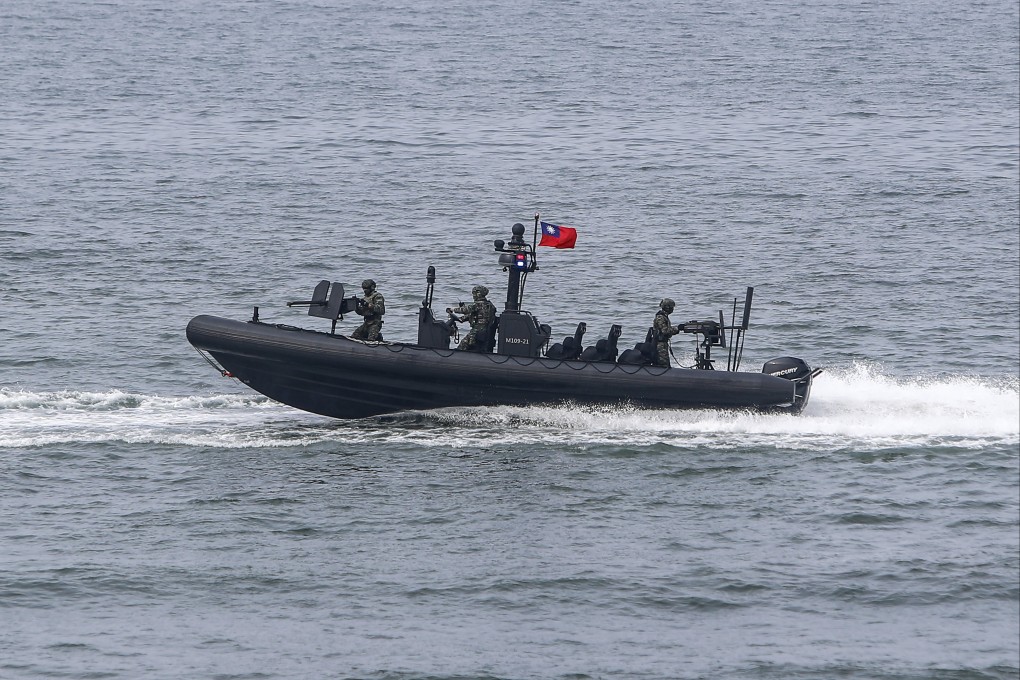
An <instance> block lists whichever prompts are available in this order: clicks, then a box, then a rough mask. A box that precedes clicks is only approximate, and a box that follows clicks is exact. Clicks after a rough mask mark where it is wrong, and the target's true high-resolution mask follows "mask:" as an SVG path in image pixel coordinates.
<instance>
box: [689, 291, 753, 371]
mask: <svg viewBox="0 0 1020 680" xmlns="http://www.w3.org/2000/svg"><path fill="white" fill-rule="evenodd" d="M753 297H754V288H752V287H750V286H748V288H747V293H746V295H745V296H744V307H743V314H742V318H741V321H740V324H739V325H738V324H737V323H736V319H737V298H733V315H732V317H731V319H730V325H729V326H727V325H726V323H725V322H724V321H723V313H722V310H719V320H718V321H688V322H687V323H685V324H681V325H680V327H679V328H680V330H681V331H682V332H684V333H691V334H694V335H700V336H702V338H703V339H702V341H701V342H699V343H698V345H697V346H696V348H695V365H694V367H695V368H698V369H701V370H708V371H711V370H714V369H715V360H714V359H713V358H712V348H713V347H719V348H722V349H727V350H729V351H728V353H727V357H726V370H727V371H736V370H739V368H740V359H741V357H742V355H743V353H744V334H745V333H746V332H747V328H748V325H749V324H750V321H751V300H752V298H753ZM726 331H729V340H728V341H727V338H726Z"/></svg>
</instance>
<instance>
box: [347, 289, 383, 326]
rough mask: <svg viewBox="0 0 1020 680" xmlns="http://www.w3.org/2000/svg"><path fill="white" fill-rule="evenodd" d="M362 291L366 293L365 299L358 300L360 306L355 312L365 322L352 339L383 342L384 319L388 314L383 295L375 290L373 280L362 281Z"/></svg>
mask: <svg viewBox="0 0 1020 680" xmlns="http://www.w3.org/2000/svg"><path fill="white" fill-rule="evenodd" d="M361 289H362V290H363V291H365V297H363V298H361V299H360V300H358V306H357V308H356V309H355V310H354V311H355V312H356V313H358V314H360V315H361V316H363V317H365V321H364V322H363V323H362V324H361V325H360V326H358V328H357V330H355V331H354V333H352V334H351V337H352V338H354V339H355V340H371V341H374V340H382V325H383V320H382V318H383V314H385V313H386V304H385V301H384V300H383V296H382V293H380V292H379V291H378V290H376V289H375V281H373V280H372V279H365V280H364V281H362V282H361Z"/></svg>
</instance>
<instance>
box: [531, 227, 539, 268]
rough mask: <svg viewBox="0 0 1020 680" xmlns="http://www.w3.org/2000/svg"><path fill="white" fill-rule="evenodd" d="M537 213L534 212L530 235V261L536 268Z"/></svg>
mask: <svg viewBox="0 0 1020 680" xmlns="http://www.w3.org/2000/svg"><path fill="white" fill-rule="evenodd" d="M537 247H538V213H535V231H534V233H533V234H532V236H531V262H532V263H533V264H534V267H535V269H538V250H537Z"/></svg>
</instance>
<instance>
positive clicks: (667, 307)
mask: <svg viewBox="0 0 1020 680" xmlns="http://www.w3.org/2000/svg"><path fill="white" fill-rule="evenodd" d="M675 307H676V303H675V302H673V300H672V299H670V298H663V299H662V302H660V303H659V308H660V309H661V310H662V311H664V312H666V313H667V314H670V313H672V312H673V309H674V308H675Z"/></svg>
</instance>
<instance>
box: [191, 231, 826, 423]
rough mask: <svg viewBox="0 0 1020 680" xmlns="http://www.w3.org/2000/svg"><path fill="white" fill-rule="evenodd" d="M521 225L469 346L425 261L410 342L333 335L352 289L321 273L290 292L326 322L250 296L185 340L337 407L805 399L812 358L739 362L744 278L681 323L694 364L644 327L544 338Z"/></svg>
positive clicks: (233, 366)
mask: <svg viewBox="0 0 1020 680" xmlns="http://www.w3.org/2000/svg"><path fill="white" fill-rule="evenodd" d="M536 228H537V220H536ZM524 231H525V228H524V226H523V225H521V224H515V225H514V226H513V230H512V233H513V235H512V238H511V239H510V241H509V242H504V241H501V240H497V241H495V242H494V245H495V250H496V252H498V253H499V264H500V266H502V267H503V268H504V270H505V271H507V272H508V274H509V276H508V285H507V299H506V304H505V307H504V309H503V311H502V313H501V314H499V315H498V317H497V319H496V321H495V323H494V324H492V328H491V329H488V333H487V335H486V334H483V337H481V338H480V342H479V343H477V344H478V349H477V350H473V351H468V350H459V349H452V348H451V337H452V335H453V334H454V333H455V331H456V327H455V325H454V324H455V320H453V319H451V320H447V321H439V320H437V319H436V317H435V315H434V313H433V311H432V291H433V286H434V284H435V269H434V268H433V267H429V268H428V273H427V286H426V295H425V299H424V300H423V302H422V305H421V308H420V309H419V310H418V342H417V343H414V344H411V343H402V342H386V341H377V342H365V341H362V340H356V339H353V338H350V337H347V336H345V335H342V334H338V333H337V332H336V323H337V321H338V320H340V319H343V315H344V314H345V313H348V314H349V313H350V312H352V311H354V309H355V307H356V305H357V304H358V299H357V297H355V296H351V297H345V296H344V287H343V286H342V285H341V284H339V283H331V282H330V281H321V282H320V283H319V285H318V286H316V288H315V292H314V293H313V295H312V299H311V300H308V301H300V302H291V303H288V305H290V306H298V305H303V306H307V307H308V313H309V315H310V316H315V317H320V318H325V319H329V320H331V321H332V328H331V330H330V331H329V332H321V331H314V330H306V329H302V328H296V327H294V326H290V325H285V324H272V323H266V322H264V321H262V320H260V318H259V310H258V308H257V307H256V308H255V310H254V313H253V315H252V319H251V320H250V321H235V320H230V319H223V318H219V317H214V316H205V315H203V316H197V317H195V318H194V319H192V320H191V322H190V323H189V324H188V328H187V336H188V340H189V342H191V344H192V345H194V346H195V348H196V349H198V350H199V352H200V353H202V354H203V356H205V357H206V359H207V360H208V361H209V362H210V363H211V364H212V365H213V366H214V367H215V368H216V369H217V370H219V371H220V372H221V373H222V374H223V375H227V376H231V377H235V378H237V379H238V380H240V381H241V382H243V383H244V384H246V385H248V386H249V387H251V388H252V389H254V390H256V391H258V392H260V393H262V394H264V395H266V396H267V397H270V398H271V399H274V400H276V401H279V402H281V403H284V404H287V405H289V406H293V407H295V408H298V409H301V410H304V411H309V412H312V413H318V414H321V415H324V416H331V417H334V418H365V417H369V416H374V415H380V414H384V413H393V412H397V411H409V410H428V409H436V408H443V407H450V406H496V405H515V406H518V405H532V404H560V403H577V404H608V405H633V406H638V407H646V408H659V409H679V408H684V409H686V408H715V409H753V410H758V411H777V412H784V413H799V412H800V411H801V410H802V409H803V408H804V407H805V406H806V405H807V403H808V398H809V396H810V393H811V382H812V380H813V378H814V377H815V376H816V375H817V374H818V373H819V372H820V369H811V368H810V367H809V366H808V365H807V364H806V363H805V362H804V361H802V360H800V359H797V358H794V357H782V358H779V359H774V360H772V361H769V362H767V363H766V364H765V365H764V367H763V369H762V371H761V372H759V373H752V372H741V371H739V366H740V359H741V353H742V349H743V340H744V334H745V332H746V331H747V328H748V323H749V318H750V311H751V301H752V296H753V289H752V288H748V289H747V292H746V295H745V298H744V302H743V308H742V313H741V320H740V321H739V323H738V322H737V319H736V317H737V301H736V300H734V306H733V312H732V315H731V322H730V324H728V325H727V324H724V320H723V314H722V312H720V313H719V319H718V320H714V319H713V320H710V321H691V322H688V323H684V324H679V327H680V329H681V330H682V331H683V332H685V333H691V334H694V335H696V336H697V337H698V339H699V342H698V345H697V352H696V362H695V367H693V368H675V367H663V366H656V365H654V363H655V345H654V343H653V342H651V329H649V334H648V335H647V336H646V342H644V343H639V344H638V345H637V346H636V347H635V348H633V349H626V350H624V351H622V352H620V351H618V349H617V347H616V341H617V339H618V338H619V336H620V327H619V326H616V325H614V326H612V327H611V328H610V330H609V332H608V334H607V336H606V337H604V338H600V339H599V340H598V341H597V342H595V343H594V344H593V345H590V346H589V347H584V346H583V345H584V335H585V331H586V327H585V325H584V324H580V325H579V326H578V328H577V330H576V331H575V333H574V335H573V336H571V337H568V338H564V341H563V342H561V343H554V344H552V345H550V336H551V330H550V328H549V326H547V325H545V324H540V323H539V322H538V320H537V319H536V318H535V317H534V316H532V314H531V313H529V312H527V311H524V310H523V309H521V303H522V291H523V285H522V283H523V280H524V278H525V277H526V276H527V274H528V273H529V272H532V271H535V270H536V269H537V264H536V257H535V243H534V241H533V242H532V243H530V244H529V243H527V242H526V241H525V240H524V238H523V235H524ZM713 349H716V350H717V353H721V351H723V350H725V351H726V356H725V368H723V367H722V363H723V361H724V360H723V359H722V358H719V359H713V358H712V350H713ZM717 363H718V364H720V365H719V366H717V365H716V364H717Z"/></svg>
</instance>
